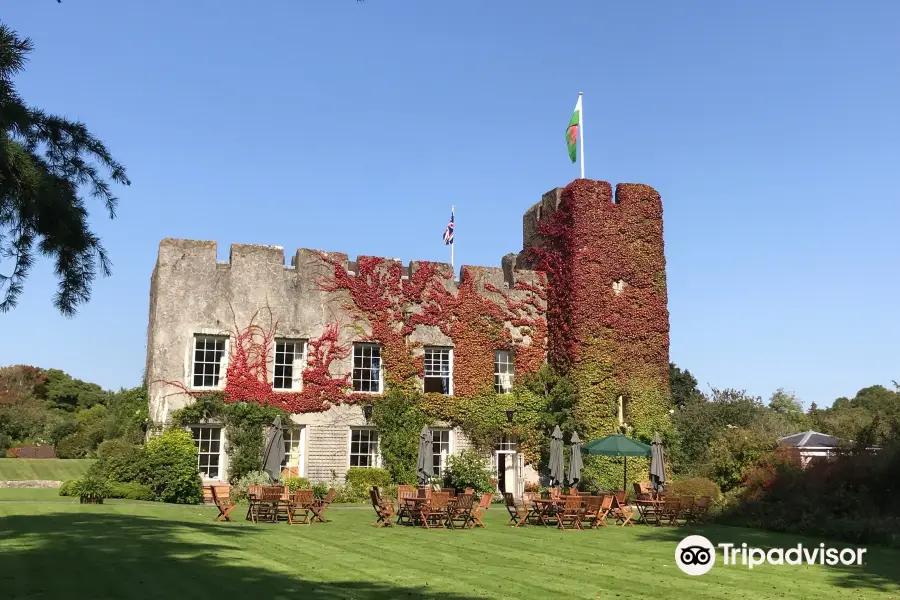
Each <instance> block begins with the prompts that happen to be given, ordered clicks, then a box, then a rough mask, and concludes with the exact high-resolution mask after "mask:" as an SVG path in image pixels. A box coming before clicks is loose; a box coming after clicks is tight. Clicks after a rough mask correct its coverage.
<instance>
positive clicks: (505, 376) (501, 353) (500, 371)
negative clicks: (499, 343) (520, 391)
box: [494, 350, 516, 394]
mask: <svg viewBox="0 0 900 600" xmlns="http://www.w3.org/2000/svg"><path fill="white" fill-rule="evenodd" d="M515 372H516V366H515V364H513V357H512V352H510V351H509V350H497V351H496V352H494V390H495V391H496V392H497V393H498V394H508V393H509V392H511V391H512V386H513V377H514V375H515Z"/></svg>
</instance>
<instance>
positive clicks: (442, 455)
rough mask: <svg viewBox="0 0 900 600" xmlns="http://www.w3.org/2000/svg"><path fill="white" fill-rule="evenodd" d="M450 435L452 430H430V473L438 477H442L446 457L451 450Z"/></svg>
mask: <svg viewBox="0 0 900 600" xmlns="http://www.w3.org/2000/svg"><path fill="white" fill-rule="evenodd" d="M452 436H453V432H452V431H451V430H449V429H432V430H431V456H432V462H431V466H432V473H433V474H434V475H437V476H438V477H443V475H444V470H445V469H446V468H447V459H448V458H449V457H450V454H451V453H452V452H453V446H452V439H453V437H452Z"/></svg>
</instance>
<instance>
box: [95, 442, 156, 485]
mask: <svg viewBox="0 0 900 600" xmlns="http://www.w3.org/2000/svg"><path fill="white" fill-rule="evenodd" d="M97 456H98V459H99V460H97V462H96V463H94V465H93V466H92V467H91V470H92V471H95V472H96V473H97V474H98V475H101V476H103V477H105V478H106V479H108V480H109V481H111V482H119V483H130V482H140V481H142V480H144V479H146V471H147V456H146V453H145V451H144V448H143V447H142V446H135V445H133V444H131V443H129V442H128V441H127V440H124V439H121V438H117V439H112V440H107V441H105V442H103V443H102V444H100V445H99V446H98V447H97Z"/></svg>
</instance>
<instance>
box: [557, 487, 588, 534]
mask: <svg viewBox="0 0 900 600" xmlns="http://www.w3.org/2000/svg"><path fill="white" fill-rule="evenodd" d="M562 502H563V503H562V506H560V507H559V511H557V516H556V525H557V527H559V528H560V529H566V527H567V526H568V527H569V528H571V529H582V530H583V529H584V527H582V526H581V517H582V511H583V508H582V500H581V496H579V495H578V494H575V495H569V496H566V497H565V498H563V499H562Z"/></svg>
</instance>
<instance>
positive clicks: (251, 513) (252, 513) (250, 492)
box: [247, 485, 265, 523]
mask: <svg viewBox="0 0 900 600" xmlns="http://www.w3.org/2000/svg"><path fill="white" fill-rule="evenodd" d="M263 487H265V486H262V485H251V486H248V487H247V500H248V501H249V502H250V506H249V507H247V519H248V520H251V521H253V522H254V523H255V522H256V520H257V514H256V513H257V510H258V508H259V501H260V498H261V496H262V489H263Z"/></svg>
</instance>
